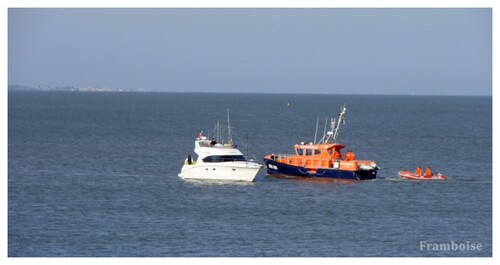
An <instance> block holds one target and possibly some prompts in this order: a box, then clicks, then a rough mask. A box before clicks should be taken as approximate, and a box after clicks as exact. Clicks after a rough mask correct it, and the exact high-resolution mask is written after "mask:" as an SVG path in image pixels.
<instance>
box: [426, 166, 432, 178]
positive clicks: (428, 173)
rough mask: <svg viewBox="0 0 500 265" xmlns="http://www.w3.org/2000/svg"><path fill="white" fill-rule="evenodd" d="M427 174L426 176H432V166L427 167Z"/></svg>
mask: <svg viewBox="0 0 500 265" xmlns="http://www.w3.org/2000/svg"><path fill="white" fill-rule="evenodd" d="M425 176H426V177H430V176H432V171H431V168H430V167H427V168H426V169H425Z"/></svg>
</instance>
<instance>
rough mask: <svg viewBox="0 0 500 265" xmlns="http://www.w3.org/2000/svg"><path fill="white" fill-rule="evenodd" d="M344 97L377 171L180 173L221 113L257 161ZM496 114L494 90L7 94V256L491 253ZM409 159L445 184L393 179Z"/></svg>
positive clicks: (363, 155)
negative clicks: (242, 179) (246, 175)
mask: <svg viewBox="0 0 500 265" xmlns="http://www.w3.org/2000/svg"><path fill="white" fill-rule="evenodd" d="M287 102H290V103H291V106H290V107H288V108H287V107H286V103H287ZM344 103H345V104H346V106H347V109H348V110H347V122H346V124H345V126H343V127H342V130H341V136H340V139H341V142H342V143H344V144H345V145H346V146H347V147H346V148H348V149H351V150H354V151H355V152H356V155H357V157H358V158H359V159H371V160H375V161H377V163H378V164H379V166H380V167H381V169H380V171H379V174H378V179H377V180H374V181H364V182H354V183H349V184H341V183H331V182H330V183H325V182H304V181H298V180H284V179H276V178H273V177H269V176H266V174H265V171H261V172H260V173H259V175H258V176H257V179H256V181H255V182H253V183H224V182H203V181H183V180H180V179H179V178H178V177H177V174H178V173H179V171H180V168H181V165H182V163H183V161H184V159H185V157H186V156H187V155H188V154H193V148H194V138H195V137H196V135H197V133H198V132H199V131H200V130H202V129H203V130H205V131H208V130H209V129H211V128H213V125H214V124H215V123H216V121H217V120H221V121H225V120H226V109H228V108H229V110H230V113H231V125H232V126H233V127H234V131H235V133H236V135H235V138H236V140H237V144H238V145H239V147H240V149H241V150H242V151H243V152H246V150H247V143H248V150H249V153H251V154H252V155H253V156H254V157H255V158H256V160H258V161H259V162H261V161H262V160H261V158H262V156H263V155H265V154H269V153H290V152H291V151H292V146H293V145H294V144H296V143H298V142H300V141H312V140H314V132H315V127H316V119H317V118H318V117H319V119H320V120H321V122H320V126H319V127H320V129H319V131H322V130H323V123H324V119H325V117H326V116H330V117H331V116H337V114H338V110H339V108H340V106H341V105H342V104H344ZM491 113H492V99H491V97H430V96H429V97H426V96H348V95H273V94H194V93H193V94H188V93H144V94H135V93H76V92H67V93H62V92H12V91H11V92H9V109H8V118H9V120H8V145H9V146H8V148H9V150H8V173H9V174H8V215H9V216H8V255H9V256H11V257H17V256H25V257H32V256H43V257H46V256H48V257H52V256H71V257H73V256H78V257H86V256H98V257H101V256H113V257H115V256H134V257H135V256H139V257H144V256H153V257H163V256H238V257H240V256H244V257H254V256H273V257H274V256H277V257H282V256H292V257H295V256H313V257H315V256H327V257H339V256H491V255H492V147H491V145H492V115H491ZM247 135H248V141H247ZM417 165H420V166H422V167H426V166H430V167H431V168H432V169H433V171H435V172H441V173H443V174H445V175H447V176H449V179H448V180H446V181H443V182H413V181H403V180H400V179H399V178H398V176H397V172H398V170H403V169H410V170H414V168H415V167H416V166H417ZM424 241H425V242H426V243H427V244H452V243H454V244H458V245H459V244H462V245H465V244H467V242H468V244H476V245H478V244H481V246H482V249H481V250H480V251H477V250H474V251H472V250H470V249H469V250H457V251H453V250H448V251H446V250H440V251H438V250H432V249H431V250H428V249H426V248H425V247H424V249H422V248H421V245H422V244H423V243H422V242H424Z"/></svg>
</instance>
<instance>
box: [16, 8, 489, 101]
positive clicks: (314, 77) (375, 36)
mask: <svg viewBox="0 0 500 265" xmlns="http://www.w3.org/2000/svg"><path fill="white" fill-rule="evenodd" d="M8 84H9V85H28V86H40V85H42V86H96V87H121V88H146V89H151V90H155V91H179V92H238V93H321V94H323V93H326V94H396V95H399V94H403V95H410V94H415V95H480V96H484V95H486V96H491V95H492V11H491V9H490V8H482V9H481V8H473V9H460V8H458V9H457V8H454V9H451V8H444V9H435V8H424V9H422V8H409V9H395V8H372V9H370V8H354V9H352V8H307V9H303V8H294V9H285V8H278V9H265V8H253V9H248V8H243V9H234V8H233V9H231V8H222V9H220V8H210V9H203V8H195V9H181V8H163V9H161V8H151V9H117V8H107V9H100V8H93V9H82V8H72V9H52V8H42V9H40V8H38V9H29V8H9V9H8Z"/></svg>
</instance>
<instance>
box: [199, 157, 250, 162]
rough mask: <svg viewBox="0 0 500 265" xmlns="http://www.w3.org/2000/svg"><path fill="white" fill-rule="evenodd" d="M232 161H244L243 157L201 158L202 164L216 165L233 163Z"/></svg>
mask: <svg viewBox="0 0 500 265" xmlns="http://www.w3.org/2000/svg"><path fill="white" fill-rule="evenodd" d="M233 161H246V159H245V157H244V156H240V155H236V156H235V155H229V156H207V157H205V158H203V162H206V163H217V162H233Z"/></svg>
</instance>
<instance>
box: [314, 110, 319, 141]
mask: <svg viewBox="0 0 500 265" xmlns="http://www.w3.org/2000/svg"><path fill="white" fill-rule="evenodd" d="M318 124H319V116H318V119H317V120H316V132H315V133H314V144H316V138H317V137H318Z"/></svg>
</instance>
